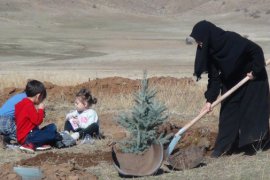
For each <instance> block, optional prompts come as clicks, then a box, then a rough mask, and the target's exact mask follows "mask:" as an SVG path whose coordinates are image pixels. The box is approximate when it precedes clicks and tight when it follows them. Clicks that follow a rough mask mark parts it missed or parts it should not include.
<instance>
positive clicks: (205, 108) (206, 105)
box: [200, 102, 213, 113]
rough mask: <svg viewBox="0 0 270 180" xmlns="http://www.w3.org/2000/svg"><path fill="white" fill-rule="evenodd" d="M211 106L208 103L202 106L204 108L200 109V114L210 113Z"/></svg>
mask: <svg viewBox="0 0 270 180" xmlns="http://www.w3.org/2000/svg"><path fill="white" fill-rule="evenodd" d="M211 105H212V104H211V103H210V102H207V103H206V104H205V105H204V107H203V108H202V110H201V112H200V113H203V112H204V111H207V113H208V112H210V111H212V110H213V108H212V107H211Z"/></svg>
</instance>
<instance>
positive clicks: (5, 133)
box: [0, 92, 26, 148]
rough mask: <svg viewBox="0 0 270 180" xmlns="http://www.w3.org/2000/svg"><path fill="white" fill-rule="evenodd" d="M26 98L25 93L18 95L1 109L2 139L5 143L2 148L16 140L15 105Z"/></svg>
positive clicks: (0, 125)
mask: <svg viewBox="0 0 270 180" xmlns="http://www.w3.org/2000/svg"><path fill="white" fill-rule="evenodd" d="M25 97H26V94H25V92H22V93H19V94H16V95H14V96H12V97H11V98H9V99H8V100H7V101H6V102H5V103H4V104H3V105H2V107H1V108H0V138H1V140H2V141H3V143H2V142H1V144H0V146H2V145H3V147H4V148H5V145H6V144H9V143H10V142H11V141H17V139H16V125H15V115H14V111H15V105H16V104H17V103H18V102H20V101H21V100H22V99H24V98H25Z"/></svg>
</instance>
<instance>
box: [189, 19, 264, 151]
mask: <svg viewBox="0 0 270 180" xmlns="http://www.w3.org/2000/svg"><path fill="white" fill-rule="evenodd" d="M191 36H192V37H193V38H194V39H195V40H196V41H200V42H202V43H203V45H202V48H201V47H200V46H198V48H197V53H196V59H195V72H194V74H195V75H196V76H197V78H198V79H200V76H201V74H202V73H204V72H207V73H208V85H207V91H206V92H205V97H206V99H207V102H210V103H212V102H214V101H215V100H216V99H217V96H218V95H219V94H220V92H221V93H222V94H223V93H225V92H226V91H227V90H229V89H230V88H231V87H233V86H234V85H236V84H237V83H238V82H239V81H240V80H242V79H243V78H244V77H246V75H247V73H249V72H251V71H252V73H253V75H254V76H255V79H254V80H251V81H249V82H247V83H246V84H245V85H243V86H242V87H241V88H240V89H238V90H237V91H236V92H234V93H233V94H232V95H231V96H229V97H228V98H227V99H225V100H224V101H223V102H222V104H221V110H220V118H219V132H218V136H217V139H216V143H215V149H214V153H215V154H216V155H217V156H219V155H221V154H222V153H225V152H227V151H228V150H229V149H231V147H232V145H233V144H234V145H235V144H236V145H237V146H238V147H243V146H245V145H248V144H251V143H254V142H257V141H261V140H264V139H267V138H268V136H269V85H268V78H267V73H266V69H265V59H264V56H263V51H262V49H261V48H260V46H258V45H257V44H255V43H254V42H252V41H250V40H248V39H246V38H243V37H241V36H240V35H238V34H237V33H234V32H229V31H224V30H222V29H221V28H219V27H216V26H215V25H214V24H212V23H210V22H208V21H201V22H199V23H197V24H196V25H195V26H194V28H193V30H192V33H191Z"/></svg>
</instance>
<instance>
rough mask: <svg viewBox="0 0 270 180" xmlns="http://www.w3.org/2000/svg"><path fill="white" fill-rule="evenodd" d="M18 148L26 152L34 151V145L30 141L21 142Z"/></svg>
mask: <svg viewBox="0 0 270 180" xmlns="http://www.w3.org/2000/svg"><path fill="white" fill-rule="evenodd" d="M20 150H21V151H23V152H26V153H32V154H33V153H35V146H34V145H33V144H32V143H29V144H23V145H21V146H20Z"/></svg>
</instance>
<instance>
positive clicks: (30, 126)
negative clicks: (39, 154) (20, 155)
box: [15, 80, 58, 153]
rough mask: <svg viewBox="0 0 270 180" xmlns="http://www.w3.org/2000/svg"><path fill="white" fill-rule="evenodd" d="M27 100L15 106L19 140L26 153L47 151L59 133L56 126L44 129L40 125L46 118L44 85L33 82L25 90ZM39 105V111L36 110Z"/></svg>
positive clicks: (51, 125) (52, 125)
mask: <svg viewBox="0 0 270 180" xmlns="http://www.w3.org/2000/svg"><path fill="white" fill-rule="evenodd" d="M25 93H26V96H27V98H24V99H23V100H22V101H20V102H19V103H18V104H16V105H15V121H16V126H17V140H18V143H19V144H21V146H20V149H21V150H22V151H24V152H29V153H34V151H35V150H47V149H50V148H51V146H49V145H47V144H51V143H54V142H55V141H56V140H57V137H58V133H57V131H56V126H55V124H49V125H47V126H45V127H43V128H42V129H39V127H38V126H39V125H40V124H41V123H42V122H43V118H44V108H45V106H44V104H43V100H44V99H45V98H46V96H47V92H46V89H45V87H44V85H43V84H42V83H41V82H40V81H37V80H31V81H29V82H28V83H27V85H26V88H25ZM35 105H37V109H36V108H35Z"/></svg>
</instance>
